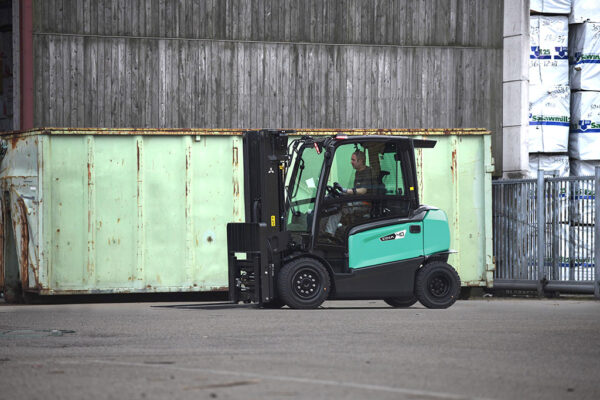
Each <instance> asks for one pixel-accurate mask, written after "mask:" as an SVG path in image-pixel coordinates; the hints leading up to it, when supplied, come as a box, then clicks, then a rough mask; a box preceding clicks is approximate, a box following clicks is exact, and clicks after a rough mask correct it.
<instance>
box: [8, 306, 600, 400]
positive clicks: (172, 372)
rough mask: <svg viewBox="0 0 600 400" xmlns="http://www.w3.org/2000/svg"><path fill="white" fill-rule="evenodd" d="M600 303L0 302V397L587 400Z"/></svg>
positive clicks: (599, 356)
mask: <svg viewBox="0 0 600 400" xmlns="http://www.w3.org/2000/svg"><path fill="white" fill-rule="evenodd" d="M599 334H600V302H598V301H593V300H563V299H560V300H537V299H487V300H469V301H459V302H457V303H456V304H455V305H454V306H452V307H451V308H449V309H447V310H428V309H425V308H423V307H422V306H420V305H419V304H418V303H417V304H416V305H415V306H413V307H411V308H408V309H392V308H390V307H388V306H387V305H386V304H385V303H383V302H381V301H355V302H347V301H343V302H326V303H325V304H324V307H323V308H322V309H319V310H311V311H297V310H289V309H282V310H258V309H255V308H252V307H249V306H244V305H238V306H232V305H219V304H215V303H193V302H181V303H111V304H84V305H73V304H60V305H56V304H55V305H18V306H11V305H6V304H0V398H22V399H38V398H39V399H47V398H56V399H81V398H84V397H85V398H90V399H122V398H127V399H163V398H170V399H187V398H190V399H191V398H193V399H198V398H200V399H203V398H218V399H242V398H243V399H287V398H289V399H337V398H344V399H365V398H367V397H369V398H376V399H469V398H492V399H536V398H539V399H599V398H600V379H599V377H600V372H599V371H600V340H599Z"/></svg>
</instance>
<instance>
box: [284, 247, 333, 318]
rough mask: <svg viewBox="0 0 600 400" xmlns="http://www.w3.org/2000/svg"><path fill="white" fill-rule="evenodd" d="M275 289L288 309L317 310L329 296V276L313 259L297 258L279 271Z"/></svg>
mask: <svg viewBox="0 0 600 400" xmlns="http://www.w3.org/2000/svg"><path fill="white" fill-rule="evenodd" d="M277 288H278V289H279V296H281V299H282V300H283V301H284V302H285V304H287V305H288V307H290V308H297V309H309V308H317V307H319V306H320V305H321V304H322V303H323V302H324V301H325V299H326V298H327V296H328V295H329V288H330V280H329V274H328V273H327V270H326V269H325V267H324V266H323V265H322V264H321V263H320V262H319V261H317V260H315V259H314V258H309V257H303V258H298V259H296V260H294V261H292V262H290V263H289V264H286V265H285V266H284V267H283V268H282V269H281V271H280V272H279V276H278V279H277Z"/></svg>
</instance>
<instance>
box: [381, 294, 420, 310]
mask: <svg viewBox="0 0 600 400" xmlns="http://www.w3.org/2000/svg"><path fill="white" fill-rule="evenodd" d="M383 301H385V302H386V303H387V304H389V305H390V306H392V307H396V308H407V307H410V306H412V305H413V304H415V303H416V302H417V298H416V297H415V296H411V297H388V298H386V299H383Z"/></svg>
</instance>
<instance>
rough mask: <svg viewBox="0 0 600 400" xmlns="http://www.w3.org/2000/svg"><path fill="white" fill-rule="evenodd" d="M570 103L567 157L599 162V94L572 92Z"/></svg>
mask: <svg viewBox="0 0 600 400" xmlns="http://www.w3.org/2000/svg"><path fill="white" fill-rule="evenodd" d="M571 102H572V107H571V131H570V133H569V155H570V156H571V157H572V158H574V159H577V160H600V92H592V91H584V92H573V94H572V96H571Z"/></svg>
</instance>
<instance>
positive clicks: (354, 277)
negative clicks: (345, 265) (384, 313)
mask: <svg viewBox="0 0 600 400" xmlns="http://www.w3.org/2000/svg"><path fill="white" fill-rule="evenodd" d="M423 259H424V257H417V258H413V259H410V260H404V261H398V262H391V263H387V264H382V265H374V266H372V267H366V268H361V269H355V270H353V271H352V273H350V274H334V277H333V279H334V286H335V295H334V298H335V299H336V300H343V299H382V298H385V297H408V296H412V295H413V292H414V283H415V273H416V272H417V270H418V269H419V266H420V265H421V264H422V262H423Z"/></svg>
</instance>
